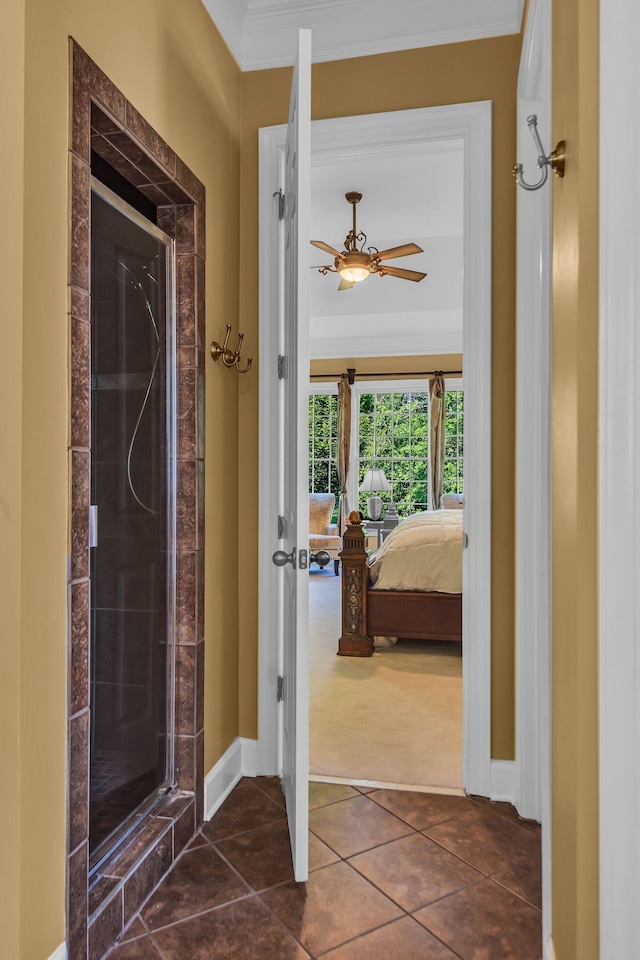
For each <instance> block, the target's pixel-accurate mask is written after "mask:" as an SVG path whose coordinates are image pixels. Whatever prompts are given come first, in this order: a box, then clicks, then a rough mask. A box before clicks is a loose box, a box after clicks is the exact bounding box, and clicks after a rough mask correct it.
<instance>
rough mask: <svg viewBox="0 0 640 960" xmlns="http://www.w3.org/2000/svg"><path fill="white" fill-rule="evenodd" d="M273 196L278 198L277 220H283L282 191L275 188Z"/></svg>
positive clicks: (283, 201) (283, 199)
mask: <svg viewBox="0 0 640 960" xmlns="http://www.w3.org/2000/svg"><path fill="white" fill-rule="evenodd" d="M274 197H277V198H278V220H284V214H285V207H284V204H285V198H284V193H283V192H282V189H279V190H276V192H275V193H274Z"/></svg>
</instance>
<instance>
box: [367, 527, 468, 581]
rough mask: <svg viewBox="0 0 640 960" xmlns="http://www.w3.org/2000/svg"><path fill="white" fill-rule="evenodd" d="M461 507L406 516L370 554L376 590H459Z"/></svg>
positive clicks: (460, 574)
mask: <svg viewBox="0 0 640 960" xmlns="http://www.w3.org/2000/svg"><path fill="white" fill-rule="evenodd" d="M462 517H463V511H462V510H425V511H424V512H422V513H414V514H413V515H412V516H411V517H407V518H406V520H403V521H402V522H401V523H399V524H398V526H397V527H396V528H395V529H394V530H392V531H391V533H390V534H389V535H388V536H387V537H386V538H385V540H384V543H383V544H382V546H381V547H380V549H379V550H377V551H376V553H375V554H373V556H372V557H371V560H370V567H371V580H372V583H373V586H374V589H378V590H424V591H428V590H437V591H439V592H440V593H462Z"/></svg>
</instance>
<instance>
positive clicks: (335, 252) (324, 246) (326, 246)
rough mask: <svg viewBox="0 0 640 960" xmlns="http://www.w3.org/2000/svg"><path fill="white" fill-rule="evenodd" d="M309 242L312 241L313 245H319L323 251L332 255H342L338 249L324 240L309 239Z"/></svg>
mask: <svg viewBox="0 0 640 960" xmlns="http://www.w3.org/2000/svg"><path fill="white" fill-rule="evenodd" d="M310 243H312V244H313V246H314V247H319V248H320V250H324V252H325V253H330V254H331V256H332V257H341V256H342V254H341V253H340V251H339V250H336V249H334V247H330V246H329V244H328V243H325V242H324V240H311V241H310Z"/></svg>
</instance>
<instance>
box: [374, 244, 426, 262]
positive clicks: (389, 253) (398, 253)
mask: <svg viewBox="0 0 640 960" xmlns="http://www.w3.org/2000/svg"><path fill="white" fill-rule="evenodd" d="M412 253H424V250H423V249H422V247H419V246H418V244H417V243H403V244H401V246H399V247H389V249H388V250H381V251H380V253H374V254H373V256H374V257H375V258H376V260H393V258H394V257H408V256H410V255H411V254H412Z"/></svg>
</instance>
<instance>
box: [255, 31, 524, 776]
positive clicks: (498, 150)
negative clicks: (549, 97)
mask: <svg viewBox="0 0 640 960" xmlns="http://www.w3.org/2000/svg"><path fill="white" fill-rule="evenodd" d="M520 45H521V38H520V36H519V35H515V36H511V37H499V38H496V39H490V40H479V41H473V42H470V43H459V44H452V45H447V46H439V47H427V48H424V49H420V50H408V51H403V52H402V53H390V54H384V55H381V56H375V57H365V58H361V59H356V60H340V61H337V62H332V63H321V64H317V65H316V66H315V67H314V69H313V86H312V91H313V92H312V96H313V107H312V110H313V117H314V119H321V118H326V117H336V116H351V115H357V114H361V113H377V112H380V111H387V110H402V109H409V108H414V107H429V106H435V105H441V104H449V103H464V102H468V101H475V100H493V104H494V113H493V124H494V127H493V151H494V153H493V245H492V252H493V369H494V384H493V420H492V423H493V447H492V454H491V456H492V468H493V476H494V511H493V527H492V540H493V550H494V554H493V556H494V569H493V580H492V584H493V586H492V600H493V631H492V642H493V658H492V685H493V704H492V753H493V756H494V757H498V758H502V759H511V758H513V756H514V462H515V415H514V393H515V387H514V376H515V326H514V314H515V187H514V183H513V178H512V176H511V167H512V166H513V163H514V162H515V160H514V158H515V96H516V80H517V72H518V63H519V57H520ZM290 77H291V71H290V70H287V69H279V70H265V71H256V72H251V73H247V74H244V75H243V76H242V89H243V117H242V179H241V192H242V200H241V202H242V221H241V222H242V226H241V250H242V260H243V262H242V266H241V288H240V317H241V326H242V327H243V329H244V330H245V332H246V335H247V342H248V344H249V345H254V344H255V345H256V346H255V347H253V349H254V351H255V349H256V347H257V343H258V278H257V273H256V271H255V268H254V264H255V262H256V261H257V257H258V140H257V131H258V128H259V127H263V126H271V125H274V124H279V123H284V122H286V119H287V109H288V100H289V85H290ZM239 416H240V421H239V422H240V431H241V447H240V502H241V505H242V514H241V518H240V572H241V584H242V585H241V594H240V691H241V696H240V729H241V734H242V735H243V736H246V737H254V736H256V733H257V639H256V638H257V589H256V582H257V569H256V555H255V543H254V531H255V529H256V524H257V512H258V504H257V497H258V488H257V483H256V477H257V476H258V443H257V430H258V383H257V378H253V379H251V380H250V379H249V378H248V377H247V378H245V381H244V382H243V383H242V385H241V395H240V411H239Z"/></svg>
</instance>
